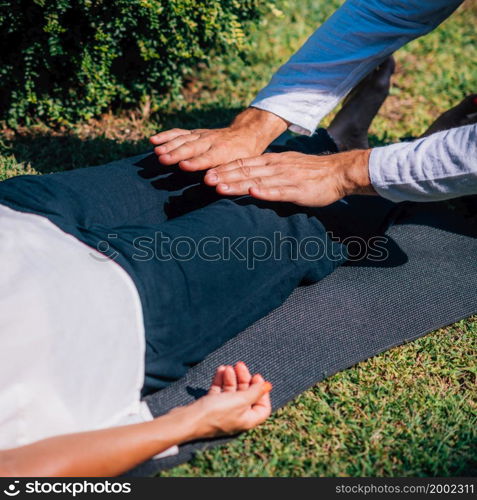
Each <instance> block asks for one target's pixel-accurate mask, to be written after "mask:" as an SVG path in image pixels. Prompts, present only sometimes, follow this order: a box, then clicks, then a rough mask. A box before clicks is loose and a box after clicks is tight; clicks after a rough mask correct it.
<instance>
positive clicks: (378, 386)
mask: <svg viewBox="0 0 477 500" xmlns="http://www.w3.org/2000/svg"><path fill="white" fill-rule="evenodd" d="M340 3H341V2H340V1H324V0H322V1H319V0H304V1H303V2H301V3H300V8H299V9H296V6H295V5H296V4H295V3H294V2H291V1H289V2H286V1H283V0H280V1H277V2H275V4H276V5H277V6H278V7H279V8H280V10H281V13H280V11H277V10H276V9H275V11H274V12H272V11H271V12H270V13H269V15H268V16H267V17H266V18H265V19H264V20H263V21H262V23H261V24H260V26H258V27H256V28H254V29H253V31H252V33H251V43H252V49H253V50H252V51H251V53H250V54H249V56H248V58H247V60H246V61H242V60H240V59H239V58H238V57H237V56H234V55H231V56H228V57H224V58H221V59H217V60H216V61H215V63H214V65H213V66H212V67H210V68H201V69H199V70H198V71H197V74H196V77H195V78H194V79H192V80H191V81H190V82H189V83H188V84H187V87H186V89H185V90H184V92H183V98H182V99H181V100H178V101H176V102H174V103H173V104H171V105H170V107H169V108H168V109H165V110H163V111H162V112H161V113H156V114H154V115H152V116H147V114H145V113H144V112H143V111H141V110H134V111H130V110H129V111H126V110H124V111H121V112H116V113H106V114H105V115H104V116H103V117H100V118H99V119H98V120H92V121H90V122H88V123H80V124H77V125H75V126H74V127H71V128H69V129H61V130H51V129H49V128H48V127H47V126H45V125H42V124H38V125H36V126H34V127H30V128H29V129H21V130H17V131H12V130H8V129H3V131H2V136H1V137H0V179H4V178H7V177H12V176H15V175H19V174H22V173H44V172H51V171H57V170H60V169H70V168H76V167H81V166H86V165H97V164H101V163H104V162H107V161H110V160H114V159H117V158H121V157H124V156H127V155H133V154H136V153H140V152H142V151H144V150H145V149H147V147H148V145H147V140H146V139H145V138H146V137H147V136H148V135H149V134H150V133H152V132H153V131H155V130H159V129H162V128H167V127H171V126H182V127H199V126H201V127H212V126H219V125H222V124H225V123H227V121H228V120H230V118H231V117H232V116H234V114H235V113H236V112H237V111H238V110H239V109H241V108H243V107H245V106H246V105H247V104H248V103H249V102H250V101H251V100H252V98H253V96H254V95H255V93H256V92H257V91H258V90H259V89H260V88H261V87H262V86H263V85H265V84H266V83H267V81H268V79H269V77H270V75H271V74H272V72H273V71H274V70H275V69H276V68H277V67H278V66H279V65H280V64H282V63H283V62H284V61H285V60H286V59H287V58H288V57H289V55H290V54H291V53H292V52H293V51H294V50H295V49H296V48H298V47H299V45H300V44H301V43H302V42H303V40H304V39H306V37H307V36H308V35H309V34H310V33H311V32H312V30H313V29H314V28H315V27H316V26H317V25H318V24H319V23H321V22H322V21H323V20H324V19H325V18H326V17H327V16H328V15H329V14H330V13H331V12H332V11H333V10H334V8H335V7H336V6H337V5H339V4H340ZM476 22H477V5H476V3H475V2H467V3H466V4H464V6H463V7H461V8H460V9H459V11H458V12H457V13H456V14H455V15H454V16H453V17H452V18H450V19H449V20H447V21H446V22H445V23H444V24H443V25H442V26H441V27H440V28H439V29H437V30H436V31H435V32H433V33H432V34H430V35H428V36H427V37H425V38H423V39H420V40H416V41H414V42H412V43H411V44H409V45H408V46H407V47H405V48H404V49H402V50H400V51H399V52H398V53H397V54H396V59H397V63H398V64H397V71H396V74H395V76H394V78H393V88H392V91H391V95H390V97H389V98H388V100H387V102H386V103H385V105H384V107H383V109H382V110H381V112H380V114H379V116H378V117H377V118H376V120H375V121H374V122H373V125H372V128H371V131H370V132H371V137H372V142H373V144H383V143H388V142H392V141H396V140H399V138H401V137H403V136H406V135H418V134H419V133H421V132H422V131H423V130H424V129H425V128H426V127H427V126H428V125H429V124H430V123H431V122H432V121H433V119H434V118H435V117H436V116H437V115H438V114H439V113H440V112H442V111H443V110H445V109H446V108H448V107H449V106H452V105H454V104H455V103H457V102H458V101H459V100H460V99H461V98H462V97H463V96H464V95H466V94H469V93H472V92H475V91H476V87H475V85H476V84H477V66H476V64H477V45H476V44H475V25H476ZM329 119H330V118H328V119H327V121H329ZM325 123H326V121H325ZM389 328H393V325H392V324H390V325H389ZM476 359H477V317H472V318H469V319H467V320H464V321H461V322H459V323H456V324H455V325H452V326H450V327H448V328H444V329H441V330H438V331H437V332H434V333H432V334H430V335H428V336H427V337H425V338H423V339H420V340H418V341H416V342H413V343H412V344H408V345H405V346H402V347H398V348H395V349H392V350H391V351H389V352H387V353H385V354H382V355H380V356H377V357H375V358H373V359H370V360H368V361H366V362H363V363H360V364H359V365H357V366H356V367H354V368H351V369H349V370H346V371H345V372H342V373H339V374H337V375H335V376H333V377H331V378H329V379H328V380H326V381H324V382H321V383H320V384H317V385H316V386H315V387H314V388H313V389H312V390H309V391H307V392H305V393H304V394H302V395H301V396H300V397H299V398H297V399H296V400H295V401H294V402H292V403H291V404H289V405H288V406H287V407H286V408H284V409H283V410H280V411H279V412H277V413H276V414H275V415H274V416H273V417H272V418H271V419H270V420H269V421H268V422H267V423H266V424H265V425H263V426H261V427H260V428H258V429H256V430H254V431H252V432H249V433H247V434H245V435H243V436H241V437H240V438H239V439H237V440H235V441H233V442H232V443H230V444H228V445H226V446H223V447H221V448H217V449H214V450H210V451H207V452H205V453H203V454H201V455H200V456H198V457H197V458H195V459H194V460H193V461H192V462H191V463H189V464H186V465H183V466H180V467H177V468H175V469H173V470H171V471H168V472H166V473H163V474H162V475H163V476H328V475H339V476H357V475H358V476H359V475H372V476H389V475H393V476H396V475H402V476H414V475H416V476H428V475H441V476H447V475H476V474H477V418H476V415H477V369H476Z"/></svg>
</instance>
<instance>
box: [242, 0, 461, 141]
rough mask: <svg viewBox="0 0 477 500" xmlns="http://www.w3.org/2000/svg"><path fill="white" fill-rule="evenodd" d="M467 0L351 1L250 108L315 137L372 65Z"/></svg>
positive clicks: (429, 29)
mask: <svg viewBox="0 0 477 500" xmlns="http://www.w3.org/2000/svg"><path fill="white" fill-rule="evenodd" d="M462 2H463V0H347V2H345V3H344V4H343V5H342V6H341V7H340V8H339V9H338V10H337V11H336V12H335V13H334V14H333V15H332V16H331V17H330V18H329V19H328V20H327V21H326V22H325V23H324V24H323V25H322V26H321V27H320V28H318V29H317V30H316V31H315V32H314V33H313V34H312V35H311V37H310V38H309V39H308V40H307V41H306V42H305V44H304V45H303V46H302V47H301V49H300V50H299V51H298V52H296V53H295V54H294V55H293V56H292V57H291V58H290V60H289V61H288V62H287V63H286V64H285V65H283V66H282V67H281V68H280V69H279V70H278V71H277V72H276V73H275V75H274V76H273V78H272V80H271V81H270V83H269V84H268V85H267V86H266V87H265V88H264V89H262V90H261V91H260V92H259V94H258V95H257V97H256V98H255V100H254V101H253V102H252V104H251V106H253V107H255V108H259V109H263V110H265V111H270V112H272V113H274V114H276V115H278V116H280V117H282V118H284V119H285V120H287V121H289V122H290V123H291V126H290V127H289V128H290V130H292V131H293V132H298V133H301V134H306V135H311V134H312V133H313V131H314V130H315V129H316V127H317V126H318V123H319V122H320V121H321V119H322V118H323V117H324V116H326V115H327V114H328V113H329V112H330V111H331V110H332V109H333V108H334V107H335V106H336V104H337V103H338V102H339V101H340V100H341V99H342V98H343V97H344V96H345V95H346V94H347V93H348V92H349V91H350V90H351V89H352V88H353V87H354V86H355V85H356V84H357V83H358V82H359V81H360V80H361V79H362V78H364V77H365V76H366V75H367V74H368V73H369V72H370V71H371V70H372V69H374V68H375V67H376V66H378V65H379V64H380V63H381V62H383V61H384V60H385V59H386V58H387V57H388V56H389V55H390V54H392V53H393V52H394V51H395V50H397V49H398V48H399V47H401V46H402V45H404V44H406V43H407V42H409V41H410V40H413V39H414V38H417V37H419V36H422V35H424V34H426V33H428V32H429V31H431V30H433V29H434V28H435V27H436V26H438V25H439V24H440V23H441V22H442V21H443V20H444V19H446V18H447V17H449V16H450V15H451V14H452V12H453V11H454V10H455V9H456V8H457V7H458V6H459V5H460V4H461V3H462Z"/></svg>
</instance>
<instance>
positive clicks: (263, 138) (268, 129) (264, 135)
mask: <svg viewBox="0 0 477 500" xmlns="http://www.w3.org/2000/svg"><path fill="white" fill-rule="evenodd" d="M288 125H289V123H288V122H287V121H286V120H284V119H283V118H281V117H280V116H278V115H275V114H273V113H271V112H270V111H264V110H263V109H258V108H253V107H250V108H247V109H246V110H245V111H242V113H240V114H239V115H237V116H236V117H235V119H234V120H233V122H232V123H231V124H230V128H231V129H232V130H236V131H240V132H245V133H246V134H247V135H250V136H251V138H252V137H253V139H254V140H255V141H256V143H257V149H260V150H261V151H260V152H262V151H264V150H265V149H266V148H267V147H268V146H269V145H270V143H271V142H273V141H274V140H275V139H276V138H277V137H278V136H279V135H281V134H282V133H283V132H285V130H287V128H288Z"/></svg>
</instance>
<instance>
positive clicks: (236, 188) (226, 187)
mask: <svg viewBox="0 0 477 500" xmlns="http://www.w3.org/2000/svg"><path fill="white" fill-rule="evenodd" d="M289 184H290V179H288V178H287V177H286V176H284V175H280V174H277V175H270V176H259V175H257V176H254V177H251V178H250V179H247V180H243V181H234V182H228V183H225V182H220V183H219V184H217V186H216V190H217V192H218V193H219V194H223V195H227V196H231V195H242V194H248V193H249V191H250V189H252V188H258V189H260V190H262V189H267V188H272V187H277V188H278V187H281V186H287V185H289Z"/></svg>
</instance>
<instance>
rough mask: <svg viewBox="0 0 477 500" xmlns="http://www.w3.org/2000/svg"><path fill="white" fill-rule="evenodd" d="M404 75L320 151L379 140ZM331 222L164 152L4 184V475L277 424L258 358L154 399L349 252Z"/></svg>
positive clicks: (90, 462) (106, 461) (101, 467)
mask: <svg viewBox="0 0 477 500" xmlns="http://www.w3.org/2000/svg"><path fill="white" fill-rule="evenodd" d="M391 73H392V65H390V64H389V63H387V64H384V65H383V66H382V67H381V68H380V69H378V70H377V71H376V72H374V73H373V74H372V75H371V76H370V77H367V79H365V80H364V82H363V83H362V84H361V85H360V86H359V87H357V89H356V90H355V92H354V93H353V94H352V96H351V97H350V98H349V99H348V101H347V103H346V104H345V106H343V108H342V110H341V111H340V113H339V114H338V115H337V117H336V119H335V120H334V122H333V123H332V124H331V127H330V131H331V132H332V133H333V137H335V139H338V142H339V144H338V146H337V145H336V144H334V143H333V140H332V139H331V137H330V136H329V135H328V134H327V133H326V131H323V130H322V131H321V132H320V134H317V136H316V137H315V138H312V142H310V144H311V143H312V144H313V148H314V149H313V154H318V153H329V152H336V151H337V150H340V151H342V150H343V148H344V147H345V146H343V145H346V144H348V145H349V147H360V146H359V144H356V140H358V139H359V140H361V141H365V140H367V139H366V134H367V129H368V127H369V124H370V123H371V120H372V117H374V115H375V114H376V112H377V110H378V109H379V106H380V104H381V103H382V101H383V100H384V99H385V97H386V95H387V90H388V88H389V78H390V75H391ZM377 81H381V82H382V83H383V84H382V85H376V82H377ZM360 103H361V104H360ZM358 115H359V116H361V117H362V122H361V128H360V129H359V134H357V130H356V126H355V123H356V119H355V118H354V122H353V121H352V120H353V117H356V116H358ZM346 123H348V124H349V126H346ZM436 123H437V122H436ZM441 125H442V124H441ZM444 125H445V124H444ZM441 128H442V127H441ZM358 135H359V137H358ZM360 137H361V139H360ZM353 141H354V144H353ZM343 206H345V209H344V210H342V211H341V212H339V211H338V212H339V213H341V214H344V218H345V219H346V220H348V219H349V220H352V215H353V207H352V204H351V205H348V204H346V203H345V204H344V205H343ZM346 207H348V208H346ZM334 213H336V212H333V211H332V212H331V214H332V215H333V214H334ZM332 219H333V217H331V218H330V217H329V214H328V218H327V209H326V208H324V209H307V208H305V207H298V206H295V205H291V204H284V203H281V204H277V203H269V202H264V201H259V200H254V199H252V198H250V197H247V196H244V197H235V198H227V199H225V198H222V197H220V196H219V195H218V194H217V193H216V192H215V189H214V188H213V187H210V186H206V185H205V184H204V183H203V174H202V173H200V172H199V173H190V172H189V173H187V172H182V171H181V170H179V169H177V168H176V167H165V166H164V165H160V164H159V163H158V161H157V158H156V156H155V155H154V154H151V155H142V156H140V157H138V158H136V159H135V160H134V161H131V160H128V161H120V162H116V163H112V164H108V165H104V166H101V167H90V168H85V169H78V170H73V171H68V172H61V173H53V174H49V175H42V176H31V175H26V176H19V177H15V178H12V179H8V180H6V181H3V182H0V262H1V263H2V272H1V275H0V293H1V295H2V301H1V302H0V352H1V353H2V363H1V364H0V430H1V431H0V475H2V476H61V475H63V476H112V475H117V474H121V473H123V472H125V471H127V470H129V469H131V468H133V467H134V466H136V465H137V464H139V463H141V462H143V461H145V460H147V459H148V458H151V457H153V456H156V455H158V454H162V456H164V454H166V455H167V454H170V453H174V452H175V448H174V446H176V445H179V444H181V443H184V442H186V441H189V440H195V439H198V438H205V437H212V436H217V435H221V434H228V433H236V432H238V431H241V430H247V429H250V428H252V427H254V426H256V425H258V424H260V423H261V422H263V421H264V420H265V419H266V418H267V417H268V416H269V414H270V411H271V407H270V395H269V393H270V389H271V386H270V384H269V383H267V382H265V380H264V379H263V377H262V376H261V375H258V374H256V375H253V376H252V375H251V373H250V372H249V369H248V368H247V366H245V364H243V363H238V364H235V366H221V367H218V368H217V371H216V373H215V375H213V382H212V385H211V386H210V389H209V392H208V394H207V395H206V396H204V397H202V398H200V399H199V400H197V401H196V402H194V403H193V404H191V405H189V406H185V407H181V408H176V409H174V410H173V411H171V412H170V413H169V414H166V415H163V416H160V417H158V418H153V417H152V415H151V413H150V411H149V409H148V407H147V405H146V403H145V402H144V401H143V400H142V398H143V397H144V396H146V395H148V394H151V393H153V392H155V391H158V390H160V389H162V388H164V387H166V386H167V385H168V384H170V383H171V382H173V381H175V380H178V379H179V378H180V377H182V376H183V375H184V374H185V373H186V371H187V369H188V368H189V367H190V366H192V365H194V364H196V363H198V362H199V361H201V360H202V359H204V358H205V356H207V355H208V354H209V353H210V352H212V351H214V350H215V349H217V348H218V347H219V346H220V345H222V344H223V343H224V342H226V341H227V340H228V339H230V338H232V337H233V336H234V335H236V334H238V333H239V332H241V331H242V330H244V329H245V328H246V327H247V326H249V325H251V324H252V323H253V322H255V321H256V320H257V319H259V318H261V317H263V316H265V315H266V314H267V313H268V312H270V311H271V310H272V309H274V308H276V307H277V306H279V305H280V304H281V303H283V301H284V300H285V299H286V298H287V297H288V296H289V295H290V293H291V292H292V291H293V290H294V289H295V287H296V286H298V285H299V284H301V283H313V282H316V281H318V280H320V279H322V278H323V277H324V276H326V275H328V274H329V273H331V272H332V271H333V270H334V269H335V268H336V267H337V266H339V265H340V264H341V263H343V262H344V261H345V260H346V249H345V248H344V246H343V245H341V244H340V243H339V242H338V241H336V240H335V239H331V238H330V236H329V235H328V234H327V232H326V229H329V227H328V226H329V225H328V222H329V221H331V222H332ZM322 220H323V221H326V222H325V225H323V223H322ZM325 226H326V228H325ZM351 226H353V223H351ZM232 361H233V362H235V361H236V360H231V362H232ZM211 376H212V374H211Z"/></svg>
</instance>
